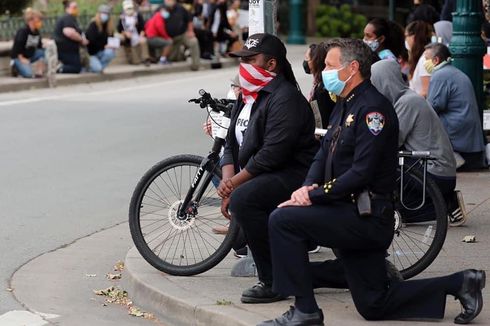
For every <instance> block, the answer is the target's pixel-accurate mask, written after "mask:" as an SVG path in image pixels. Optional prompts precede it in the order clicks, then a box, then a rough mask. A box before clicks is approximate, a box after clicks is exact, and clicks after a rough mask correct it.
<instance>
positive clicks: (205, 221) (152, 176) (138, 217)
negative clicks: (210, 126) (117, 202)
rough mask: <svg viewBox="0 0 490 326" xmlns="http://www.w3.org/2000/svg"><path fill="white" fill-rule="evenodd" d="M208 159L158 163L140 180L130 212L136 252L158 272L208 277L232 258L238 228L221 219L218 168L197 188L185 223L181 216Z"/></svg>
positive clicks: (185, 158) (184, 157)
mask: <svg viewBox="0 0 490 326" xmlns="http://www.w3.org/2000/svg"><path fill="white" fill-rule="evenodd" d="M202 161H203V158H202V157H200V156H195V155H179V156H174V157H171V158H168V159H166V160H163V161H161V162H159V163H157V164H156V165H155V166H154V167H152V168H151V169H150V170H149V171H148V172H147V173H146V174H145V175H144V176H143V177H142V179H141V180H140V182H139V183H138V185H137V186H136V189H135V190H134V193H133V196H132V199H131V204H130V208H129V226H130V230H131V236H132V238H133V241H134V243H135V245H136V248H137V249H138V251H139V252H140V254H141V255H142V256H143V258H144V259H145V260H146V261H147V262H149V263H150V264H151V265H152V266H154V267H155V268H157V269H158V270H160V271H162V272H164V273H167V274H171V275H178V276H190V275H196V274H199V273H203V272H205V271H207V270H209V269H211V268H213V267H214V266H216V265H217V264H218V263H219V262H221V261H222V260H223V259H224V257H225V256H226V255H227V254H228V253H229V251H230V249H231V247H232V244H233V241H234V240H235V238H236V235H237V232H238V227H237V225H236V224H235V223H234V222H233V221H232V222H231V223H230V225H229V227H228V233H227V234H225V235H223V234H215V233H214V232H213V230H216V229H217V228H220V229H223V228H226V227H227V225H228V223H229V221H228V220H227V219H226V218H225V217H224V216H223V215H222V214H221V198H220V197H219V196H218V195H217V192H216V187H217V185H218V184H219V182H220V180H221V170H220V169H219V167H214V168H212V169H211V168H208V169H207V170H206V171H205V172H204V175H203V177H202V179H201V182H200V184H199V185H197V187H196V189H197V190H196V191H195V193H194V196H193V198H192V200H191V203H190V205H189V210H188V211H187V212H186V216H185V218H182V217H180V216H178V211H179V209H180V207H181V204H182V202H183V201H184V198H185V197H186V195H187V192H188V190H189V189H190V188H191V184H192V183H193V182H194V177H195V176H196V174H197V171H198V170H199V167H200V165H201V162H202Z"/></svg>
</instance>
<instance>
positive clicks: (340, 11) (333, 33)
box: [316, 4, 367, 38]
mask: <svg viewBox="0 0 490 326" xmlns="http://www.w3.org/2000/svg"><path fill="white" fill-rule="evenodd" d="M366 24H367V18H366V17H365V16H363V15H361V14H358V13H355V12H353V11H352V8H351V6H349V5H347V4H344V5H342V6H340V7H338V8H337V7H335V6H329V5H320V6H318V10H317V13H316V25H317V31H318V32H317V34H318V36H321V37H352V38H361V37H362V36H363V30H364V27H365V26H366Z"/></svg>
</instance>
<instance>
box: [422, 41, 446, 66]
mask: <svg viewBox="0 0 490 326" xmlns="http://www.w3.org/2000/svg"><path fill="white" fill-rule="evenodd" d="M425 48H426V49H427V50H430V51H432V55H433V56H434V57H438V58H439V60H441V62H443V61H447V59H449V58H450V57H451V51H449V48H448V47H447V46H445V45H444V44H442V43H433V44H429V45H427V46H426V47H425Z"/></svg>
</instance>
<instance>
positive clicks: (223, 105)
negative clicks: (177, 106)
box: [189, 89, 235, 114]
mask: <svg viewBox="0 0 490 326" xmlns="http://www.w3.org/2000/svg"><path fill="white" fill-rule="evenodd" d="M199 95H200V96H201V97H200V98H197V99H190V100H189V103H196V104H199V106H200V107H201V108H202V109H204V108H205V107H207V106H209V107H210V108H211V110H213V111H214V112H218V113H219V112H224V113H225V114H229V113H230V112H231V109H232V108H233V106H232V105H231V104H234V103H235V101H234V100H228V99H216V98H213V97H212V96H211V94H209V93H208V92H206V91H205V90H204V89H200V90H199Z"/></svg>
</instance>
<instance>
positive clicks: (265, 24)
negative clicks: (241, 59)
mask: <svg viewBox="0 0 490 326" xmlns="http://www.w3.org/2000/svg"><path fill="white" fill-rule="evenodd" d="M276 17H277V1H276V0H249V5H248V30H249V35H253V34H257V33H270V34H274V35H276V34H277V31H276Z"/></svg>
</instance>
